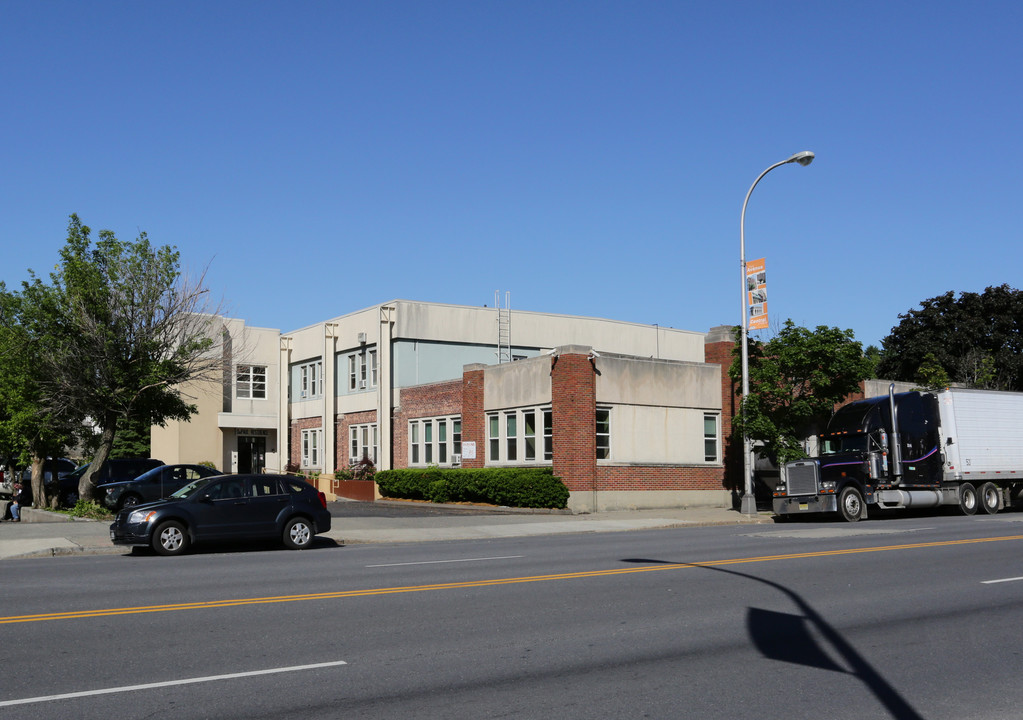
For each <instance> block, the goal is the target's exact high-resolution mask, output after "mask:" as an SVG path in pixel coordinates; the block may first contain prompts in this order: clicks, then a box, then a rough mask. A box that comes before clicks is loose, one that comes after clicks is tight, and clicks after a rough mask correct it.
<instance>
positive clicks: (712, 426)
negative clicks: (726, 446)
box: [703, 413, 720, 462]
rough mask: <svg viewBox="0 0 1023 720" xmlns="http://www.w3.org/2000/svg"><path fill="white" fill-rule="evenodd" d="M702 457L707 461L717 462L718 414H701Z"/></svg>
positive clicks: (718, 455) (718, 454)
mask: <svg viewBox="0 0 1023 720" xmlns="http://www.w3.org/2000/svg"><path fill="white" fill-rule="evenodd" d="M703 456H704V457H703V459H704V460H705V461H707V462H717V461H718V459H719V457H720V453H719V451H718V416H717V415H714V414H711V413H708V414H706V415H704V416H703Z"/></svg>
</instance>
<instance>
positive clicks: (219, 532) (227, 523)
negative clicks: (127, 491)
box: [110, 475, 330, 555]
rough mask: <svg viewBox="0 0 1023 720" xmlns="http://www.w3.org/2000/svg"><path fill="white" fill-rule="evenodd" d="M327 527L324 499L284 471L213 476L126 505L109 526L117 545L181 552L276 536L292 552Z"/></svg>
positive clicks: (312, 488)
mask: <svg viewBox="0 0 1023 720" xmlns="http://www.w3.org/2000/svg"><path fill="white" fill-rule="evenodd" d="M328 530H330V513H329V512H328V511H327V498H326V496H325V495H324V494H323V493H322V492H319V491H318V490H317V489H316V488H314V487H313V486H312V485H310V484H309V483H307V482H306V481H305V480H301V479H299V478H294V477H289V476H287V475H217V476H215V477H210V478H203V479H202V480H196V481H195V482H193V483H191V484H189V485H186V486H185V487H183V488H181V489H180V490H178V491H177V492H176V493H174V494H173V495H171V496H170V497H169V498H165V499H163V500H157V501H156V502H151V503H144V504H142V505H134V506H132V507H127V508H124V509H123V510H121V511H120V512H119V513H117V517H116V518H115V519H114V522H113V524H112V525H111V526H110V540H111V541H112V542H113V543H114V544H115V545H128V546H130V547H151V548H153V550H155V551H156V552H158V553H159V554H160V555H180V554H181V553H183V552H185V550H187V549H188V547H189V546H190V545H192V544H193V543H205V542H212V541H224V540H227V541H231V540H233V541H235V542H238V541H244V540H256V539H268V538H279V539H280V540H281V541H283V542H284V545H285V546H286V547H288V548H290V549H292V550H302V549H304V548H307V547H309V546H310V545H311V544H312V541H313V536H314V535H316V534H317V533H322V532H327V531H328Z"/></svg>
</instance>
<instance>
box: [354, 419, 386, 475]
mask: <svg viewBox="0 0 1023 720" xmlns="http://www.w3.org/2000/svg"><path fill="white" fill-rule="evenodd" d="M379 451H380V433H379V430H378V429H377V424H376V423H363V424H361V425H350V426H349V427H348V464H349V465H355V464H356V463H360V462H362V460H363V458H369V460H370V462H372V463H373V464H374V465H377V458H378V456H379Z"/></svg>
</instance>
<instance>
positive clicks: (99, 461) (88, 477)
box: [78, 419, 117, 502]
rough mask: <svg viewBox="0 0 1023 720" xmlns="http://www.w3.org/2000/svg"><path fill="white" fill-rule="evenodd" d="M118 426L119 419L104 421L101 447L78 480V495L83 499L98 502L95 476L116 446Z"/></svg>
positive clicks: (100, 438)
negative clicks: (115, 433) (115, 436)
mask: <svg viewBox="0 0 1023 720" xmlns="http://www.w3.org/2000/svg"><path fill="white" fill-rule="evenodd" d="M116 427H117V421H116V420H114V419H111V420H109V422H105V423H103V432H102V433H101V434H100V436H99V447H97V448H96V455H95V456H94V457H93V458H92V462H91V463H89V469H88V470H86V471H85V473H84V474H83V475H82V479H81V480H80V481H79V482H78V497H80V498H81V499H82V500H85V501H89V502H96V498H97V495H98V493H97V492H96V482H95V479H94V478H95V475H96V473H97V472H99V469H100V468H101V467H103V463H105V462H106V461H107V459H108V458H109V457H110V450H111V448H113V446H114V432H115V429H116Z"/></svg>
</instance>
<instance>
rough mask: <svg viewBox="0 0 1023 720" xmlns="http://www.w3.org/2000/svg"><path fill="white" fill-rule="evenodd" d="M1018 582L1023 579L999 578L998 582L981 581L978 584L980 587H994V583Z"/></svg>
mask: <svg viewBox="0 0 1023 720" xmlns="http://www.w3.org/2000/svg"><path fill="white" fill-rule="evenodd" d="M1020 580H1023V577H1014V578H1001V579H999V580H981V581H980V584H981V585H994V584H995V583H1003V582H1019V581H1020Z"/></svg>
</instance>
